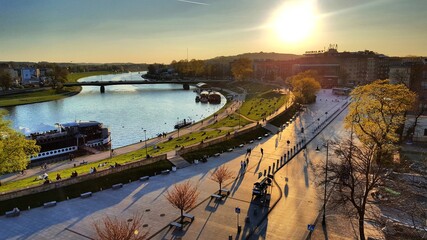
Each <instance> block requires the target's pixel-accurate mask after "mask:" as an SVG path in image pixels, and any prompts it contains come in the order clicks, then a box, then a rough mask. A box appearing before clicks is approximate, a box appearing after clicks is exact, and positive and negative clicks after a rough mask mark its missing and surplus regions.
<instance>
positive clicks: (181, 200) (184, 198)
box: [166, 181, 199, 223]
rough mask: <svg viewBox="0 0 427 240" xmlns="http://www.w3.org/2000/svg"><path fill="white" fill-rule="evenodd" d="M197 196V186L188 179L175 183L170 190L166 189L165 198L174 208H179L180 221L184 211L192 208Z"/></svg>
mask: <svg viewBox="0 0 427 240" xmlns="http://www.w3.org/2000/svg"><path fill="white" fill-rule="evenodd" d="M198 196H199V192H198V191H197V186H194V187H193V186H192V185H191V183H190V181H187V182H185V183H181V184H175V185H173V187H172V190H171V191H169V190H167V191H166V199H167V200H168V201H169V202H170V203H171V204H172V205H173V206H174V207H176V208H178V209H179V210H181V223H182V222H183V219H184V216H183V215H184V211H187V210H188V209H190V208H192V207H193V206H194V205H195V203H196V200H197V197H198Z"/></svg>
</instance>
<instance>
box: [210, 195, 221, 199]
mask: <svg viewBox="0 0 427 240" xmlns="http://www.w3.org/2000/svg"><path fill="white" fill-rule="evenodd" d="M212 198H215V199H218V200H221V199H222V196H221V195H218V194H212V195H211V199H212Z"/></svg>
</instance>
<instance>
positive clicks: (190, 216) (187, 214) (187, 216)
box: [182, 213, 194, 222]
mask: <svg viewBox="0 0 427 240" xmlns="http://www.w3.org/2000/svg"><path fill="white" fill-rule="evenodd" d="M182 216H183V217H185V218H189V219H190V220H191V222H193V221H194V216H193V215H191V214H189V213H184V214H182Z"/></svg>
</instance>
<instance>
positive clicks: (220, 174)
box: [211, 165, 233, 193]
mask: <svg viewBox="0 0 427 240" xmlns="http://www.w3.org/2000/svg"><path fill="white" fill-rule="evenodd" d="M231 177H233V172H232V171H230V169H228V167H227V166H225V165H221V166H220V167H219V168H217V169H216V171H214V172H212V174H211V180H213V181H215V182H217V183H219V193H221V186H222V183H223V182H225V181H227V180H228V179H230V178H231Z"/></svg>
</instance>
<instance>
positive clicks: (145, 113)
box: [6, 72, 226, 148]
mask: <svg viewBox="0 0 427 240" xmlns="http://www.w3.org/2000/svg"><path fill="white" fill-rule="evenodd" d="M122 80H142V77H141V74H139V73H138V72H133V73H123V74H111V75H102V76H92V77H86V78H82V79H80V81H122ZM193 90H194V88H193V87H191V89H190V90H189V91H188V90H183V88H182V85H179V84H153V85H115V86H106V87H105V93H104V94H101V93H100V89H99V87H95V86H85V87H83V89H82V91H81V92H80V93H79V94H77V95H75V96H72V97H68V98H64V99H61V100H56V101H50V102H43V103H35V104H28V105H20V106H15V107H8V108H6V110H8V112H9V115H8V116H7V119H9V120H11V121H12V124H13V128H15V129H17V130H19V131H21V132H23V133H24V134H26V135H28V134H29V133H31V132H40V131H47V130H52V129H55V123H66V122H73V121H89V120H94V121H99V122H102V123H104V125H106V126H108V127H109V128H110V131H111V139H112V145H113V148H117V147H122V146H126V145H129V144H132V143H136V142H139V141H141V140H144V139H145V136H144V130H146V136H147V139H149V138H153V137H156V136H157V134H159V133H163V132H171V131H173V130H174V125H175V123H176V122H177V121H179V120H183V119H188V118H190V119H192V120H194V121H199V120H201V119H203V118H206V117H208V116H209V115H211V114H213V113H214V112H216V111H218V110H219V109H221V108H222V106H224V104H225V103H226V99H225V98H224V97H223V96H222V97H221V104H202V103H196V102H195V101H194V99H195V97H196V93H194V92H193Z"/></svg>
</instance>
